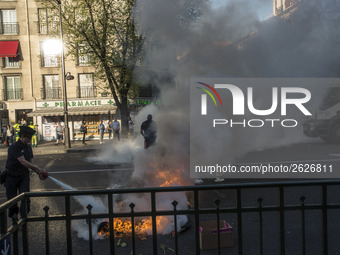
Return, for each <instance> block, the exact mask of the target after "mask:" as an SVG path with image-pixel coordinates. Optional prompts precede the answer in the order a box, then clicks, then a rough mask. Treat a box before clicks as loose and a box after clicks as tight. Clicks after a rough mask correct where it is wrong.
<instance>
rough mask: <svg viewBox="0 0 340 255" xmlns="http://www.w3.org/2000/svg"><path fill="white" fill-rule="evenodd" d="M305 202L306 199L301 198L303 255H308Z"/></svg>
mask: <svg viewBox="0 0 340 255" xmlns="http://www.w3.org/2000/svg"><path fill="white" fill-rule="evenodd" d="M305 200H306V198H305V197H304V196H301V197H300V201H301V217H302V220H301V221H302V222H301V223H302V254H303V255H306V232H305V227H306V222H305Z"/></svg>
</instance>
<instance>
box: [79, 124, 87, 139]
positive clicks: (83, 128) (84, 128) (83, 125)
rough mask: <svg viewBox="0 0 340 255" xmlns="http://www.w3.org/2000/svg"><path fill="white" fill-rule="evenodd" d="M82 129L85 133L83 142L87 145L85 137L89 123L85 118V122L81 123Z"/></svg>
mask: <svg viewBox="0 0 340 255" xmlns="http://www.w3.org/2000/svg"><path fill="white" fill-rule="evenodd" d="M80 131H81V132H82V133H83V144H85V145H86V142H85V137H86V134H87V125H86V121H85V120H83V123H81V126H80Z"/></svg>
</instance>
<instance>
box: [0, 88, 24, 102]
mask: <svg viewBox="0 0 340 255" xmlns="http://www.w3.org/2000/svg"><path fill="white" fill-rule="evenodd" d="M2 95H3V101H9V100H23V99H24V98H23V93H22V88H17V89H7V90H6V89H3V90H2Z"/></svg>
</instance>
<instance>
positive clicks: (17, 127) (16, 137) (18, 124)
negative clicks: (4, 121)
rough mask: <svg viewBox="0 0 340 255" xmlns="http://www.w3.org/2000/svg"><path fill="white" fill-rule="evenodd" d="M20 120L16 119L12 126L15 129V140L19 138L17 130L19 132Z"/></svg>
mask: <svg viewBox="0 0 340 255" xmlns="http://www.w3.org/2000/svg"><path fill="white" fill-rule="evenodd" d="M20 126H21V125H20V120H19V121H18V123H16V124H15V125H14V126H13V128H14V130H15V141H16V142H17V141H18V140H19V138H20V136H19V132H20Z"/></svg>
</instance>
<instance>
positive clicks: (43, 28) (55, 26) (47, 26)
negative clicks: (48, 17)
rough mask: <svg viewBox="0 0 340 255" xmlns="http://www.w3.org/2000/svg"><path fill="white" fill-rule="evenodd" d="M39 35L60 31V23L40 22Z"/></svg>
mask: <svg viewBox="0 0 340 255" xmlns="http://www.w3.org/2000/svg"><path fill="white" fill-rule="evenodd" d="M38 29H39V33H40V34H42V35H47V34H50V33H51V32H52V31H53V32H58V31H59V23H57V22H40V23H39V24H38Z"/></svg>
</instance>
